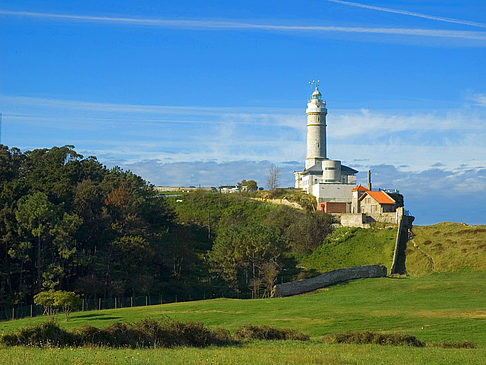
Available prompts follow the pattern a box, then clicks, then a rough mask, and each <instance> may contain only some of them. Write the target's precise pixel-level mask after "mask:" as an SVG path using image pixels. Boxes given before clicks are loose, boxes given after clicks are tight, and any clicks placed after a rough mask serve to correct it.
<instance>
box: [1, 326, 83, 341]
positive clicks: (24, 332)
mask: <svg viewBox="0 0 486 365" xmlns="http://www.w3.org/2000/svg"><path fill="white" fill-rule="evenodd" d="M0 343H3V344H5V345H7V346H39V347H62V346H73V345H75V344H76V343H77V338H76V335H74V334H72V333H70V332H67V331H65V330H63V329H61V328H59V326H58V324H57V323H56V322H55V321H53V320H48V321H46V322H43V323H39V324H37V325H35V326H33V327H26V328H21V329H19V330H18V331H17V333H12V334H5V335H3V336H2V337H1V338H0Z"/></svg>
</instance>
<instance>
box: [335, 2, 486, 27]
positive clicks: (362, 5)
mask: <svg viewBox="0 0 486 365" xmlns="http://www.w3.org/2000/svg"><path fill="white" fill-rule="evenodd" d="M328 1H330V2H332V3H337V4H343V5H349V6H355V7H358V8H364V9H371V10H378V11H384V12H387V13H395V14H403V15H410V16H414V17H417V18H424V19H430V20H437V21H440V22H446V23H454V24H463V25H470V26H473V27H479V28H486V24H485V23H479V22H471V21H469V20H462V19H454V18H443V17H440V16H433V15H427V14H420V13H414V12H412V11H407V10H397V9H390V8H382V7H379V6H372V5H366V4H360V3H353V2H350V1H342V0H328Z"/></svg>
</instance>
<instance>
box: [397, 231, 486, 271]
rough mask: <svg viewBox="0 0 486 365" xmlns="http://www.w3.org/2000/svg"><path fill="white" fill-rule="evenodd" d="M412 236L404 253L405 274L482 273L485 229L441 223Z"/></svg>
mask: <svg viewBox="0 0 486 365" xmlns="http://www.w3.org/2000/svg"><path fill="white" fill-rule="evenodd" d="M413 232H414V237H413V239H412V240H411V241H409V242H408V245H407V250H406V252H405V253H406V255H407V260H406V265H407V272H408V273H409V274H411V275H423V274H426V273H430V272H454V271H464V270H466V271H486V226H468V225H467V224H464V223H447V222H444V223H438V224H435V225H432V226H414V227H413Z"/></svg>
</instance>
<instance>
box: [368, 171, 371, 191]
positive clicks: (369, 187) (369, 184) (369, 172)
mask: <svg viewBox="0 0 486 365" xmlns="http://www.w3.org/2000/svg"><path fill="white" fill-rule="evenodd" d="M368 190H371V170H368Z"/></svg>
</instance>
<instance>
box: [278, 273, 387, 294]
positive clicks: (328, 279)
mask: <svg viewBox="0 0 486 365" xmlns="http://www.w3.org/2000/svg"><path fill="white" fill-rule="evenodd" d="M386 272H387V270H386V267H385V266H382V265H365V266H357V267H348V268H345V269H338V270H334V271H329V272H326V273H324V274H321V275H318V276H315V277H313V278H310V279H304V280H298V281H292V282H289V283H283V284H277V285H275V286H274V287H273V293H272V296H273V297H287V296H290V295H297V294H303V293H307V292H310V291H313V290H317V289H320V288H324V287H326V286H329V285H333V284H337V283H339V282H342V281H347V280H353V279H365V278H380V277H384V276H386Z"/></svg>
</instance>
